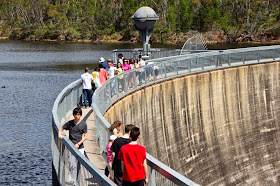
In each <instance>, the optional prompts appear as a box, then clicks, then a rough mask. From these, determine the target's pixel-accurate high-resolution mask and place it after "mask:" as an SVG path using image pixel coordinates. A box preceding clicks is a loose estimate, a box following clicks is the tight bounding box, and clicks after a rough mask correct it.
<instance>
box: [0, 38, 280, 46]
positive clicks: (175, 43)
mask: <svg viewBox="0 0 280 186" xmlns="http://www.w3.org/2000/svg"><path fill="white" fill-rule="evenodd" d="M0 40H8V41H34V42H37V41H38V42H57V43H94V44H128V43H130V44H137V43H138V44H139V43H141V41H137V40H132V41H119V40H103V39H101V40H95V41H93V40H90V39H78V40H73V41H68V40H59V39H40V40H39V39H34V40H32V39H11V38H9V37H0ZM181 43H183V42H172V41H168V40H167V41H166V42H165V43H162V42H157V41H155V42H150V44H168V45H180V44H181ZM206 44H280V38H279V39H276V40H275V39H273V40H264V41H260V40H257V41H240V40H239V41H235V42H228V41H227V40H224V39H222V40H207V39H206Z"/></svg>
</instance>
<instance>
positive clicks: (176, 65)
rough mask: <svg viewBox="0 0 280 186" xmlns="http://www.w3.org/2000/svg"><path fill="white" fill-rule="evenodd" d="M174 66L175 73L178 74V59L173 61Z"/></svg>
mask: <svg viewBox="0 0 280 186" xmlns="http://www.w3.org/2000/svg"><path fill="white" fill-rule="evenodd" d="M175 68H176V75H177V76H178V75H179V71H178V61H175Z"/></svg>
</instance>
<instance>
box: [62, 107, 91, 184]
mask: <svg viewBox="0 0 280 186" xmlns="http://www.w3.org/2000/svg"><path fill="white" fill-rule="evenodd" d="M73 116H74V119H73V120H70V121H68V122H66V123H65V124H64V125H63V126H62V127H61V128H60V129H59V131H58V137H59V139H63V138H64V137H63V136H62V131H63V130H69V139H70V140H71V141H72V143H73V144H75V147H76V148H77V149H78V150H79V151H80V152H81V153H82V154H83V155H85V148H84V144H83V143H84V141H86V139H87V136H88V135H87V124H86V122H84V121H82V120H81V116H82V109H81V108H78V107H77V108H75V109H74V110H73ZM68 162H69V173H68V179H69V181H70V182H74V184H75V182H76V179H77V165H78V160H77V159H76V158H75V156H74V155H73V154H72V153H71V152H70V151H69V154H68Z"/></svg>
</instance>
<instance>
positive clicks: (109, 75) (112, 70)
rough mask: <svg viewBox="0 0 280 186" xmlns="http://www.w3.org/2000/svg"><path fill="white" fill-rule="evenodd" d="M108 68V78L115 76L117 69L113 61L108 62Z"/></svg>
mask: <svg viewBox="0 0 280 186" xmlns="http://www.w3.org/2000/svg"><path fill="white" fill-rule="evenodd" d="M108 66H109V70H108V78H109V79H111V78H113V77H114V76H115V71H116V70H117V68H116V67H114V65H113V63H112V62H111V61H110V62H108Z"/></svg>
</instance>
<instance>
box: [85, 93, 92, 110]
mask: <svg viewBox="0 0 280 186" xmlns="http://www.w3.org/2000/svg"><path fill="white" fill-rule="evenodd" d="M83 96H84V104H85V107H87V106H88V104H87V101H88V103H89V106H91V103H92V90H90V89H83Z"/></svg>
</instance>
